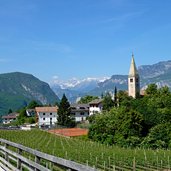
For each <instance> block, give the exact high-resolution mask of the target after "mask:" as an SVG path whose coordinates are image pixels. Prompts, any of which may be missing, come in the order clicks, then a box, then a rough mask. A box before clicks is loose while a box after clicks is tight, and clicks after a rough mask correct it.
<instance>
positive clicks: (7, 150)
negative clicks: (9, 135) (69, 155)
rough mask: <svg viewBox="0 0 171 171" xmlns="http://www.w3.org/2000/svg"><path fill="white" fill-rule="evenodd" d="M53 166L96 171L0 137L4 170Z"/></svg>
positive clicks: (41, 169)
mask: <svg viewBox="0 0 171 171" xmlns="http://www.w3.org/2000/svg"><path fill="white" fill-rule="evenodd" d="M28 156H29V157H28ZM55 166H56V167H61V168H63V169H64V168H65V170H76V171H77V170H78V171H96V169H95V168H92V167H90V166H86V165H82V164H80V163H76V162H74V161H70V160H66V159H63V158H59V157H55V156H52V155H49V154H46V153H42V152H40V151H37V150H34V149H31V148H28V147H25V146H23V145H20V144H16V143H14V142H10V141H7V140H4V139H0V168H2V169H3V170H5V171H19V170H23V168H26V169H27V170H29V171H33V170H34V171H52V170H53V168H54V167H55Z"/></svg>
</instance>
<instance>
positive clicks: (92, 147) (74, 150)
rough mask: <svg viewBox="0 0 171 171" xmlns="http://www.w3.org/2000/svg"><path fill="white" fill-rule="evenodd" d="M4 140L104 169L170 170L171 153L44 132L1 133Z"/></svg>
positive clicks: (0, 135)
mask: <svg viewBox="0 0 171 171" xmlns="http://www.w3.org/2000/svg"><path fill="white" fill-rule="evenodd" d="M0 138H3V139H6V140H9V141H13V142H16V143H19V144H22V145H24V146H28V147H30V148H33V149H37V150H39V151H42V152H45V153H48V154H51V155H54V156H57V157H62V158H65V159H69V160H73V161H76V162H79V163H83V164H87V165H90V166H93V167H96V168H98V169H100V170H150V171H153V170H170V166H171V151H170V150H150V149H146V150H145V149H130V148H120V147H116V146H107V145H102V144H99V143H96V142H91V141H83V140H79V139H76V138H64V137H60V136H56V135H53V134H50V133H48V132H45V131H41V130H31V131H16V130H0Z"/></svg>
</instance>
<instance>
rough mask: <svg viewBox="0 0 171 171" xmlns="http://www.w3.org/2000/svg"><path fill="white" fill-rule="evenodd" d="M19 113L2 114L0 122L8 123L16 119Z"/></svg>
mask: <svg viewBox="0 0 171 171" xmlns="http://www.w3.org/2000/svg"><path fill="white" fill-rule="evenodd" d="M18 115H19V113H10V114H8V115H5V116H2V123H3V124H9V123H11V122H13V121H15V120H16V119H17V116H18Z"/></svg>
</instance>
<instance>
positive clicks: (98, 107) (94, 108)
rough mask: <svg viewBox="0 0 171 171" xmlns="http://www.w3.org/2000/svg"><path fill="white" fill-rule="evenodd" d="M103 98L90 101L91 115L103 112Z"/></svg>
mask: <svg viewBox="0 0 171 171" xmlns="http://www.w3.org/2000/svg"><path fill="white" fill-rule="evenodd" d="M102 101H103V100H102V99H95V100H93V101H91V102H90V103H89V106H90V107H89V114H90V116H91V115H93V114H96V113H101V112H102V110H103V104H102Z"/></svg>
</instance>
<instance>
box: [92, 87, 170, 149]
mask: <svg viewBox="0 0 171 171" xmlns="http://www.w3.org/2000/svg"><path fill="white" fill-rule="evenodd" d="M117 97H118V103H119V107H117V108H116V107H113V108H112V109H111V110H110V111H109V112H104V113H103V114H102V115H97V116H96V117H95V119H94V120H93V121H91V122H92V125H91V127H90V131H89V138H91V139H93V140H95V141H100V142H102V143H106V144H117V145H120V146H124V147H125V146H131V147H136V146H142V147H150V148H169V147H171V126H170V125H171V92H170V91H169V89H168V87H163V88H160V89H157V86H156V85H155V84H151V85H149V86H148V88H147V89H146V92H145V96H143V97H140V98H137V99H133V98H131V97H128V95H127V94H126V93H124V92H123V91H120V92H119V93H118V94H117Z"/></svg>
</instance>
